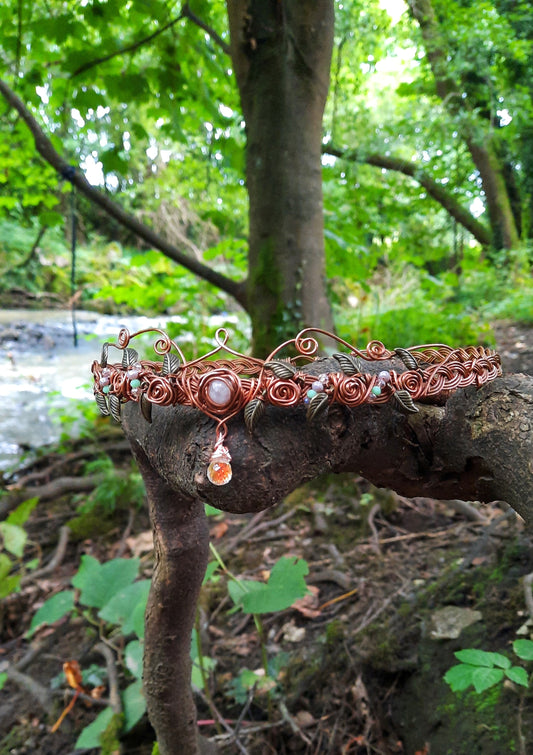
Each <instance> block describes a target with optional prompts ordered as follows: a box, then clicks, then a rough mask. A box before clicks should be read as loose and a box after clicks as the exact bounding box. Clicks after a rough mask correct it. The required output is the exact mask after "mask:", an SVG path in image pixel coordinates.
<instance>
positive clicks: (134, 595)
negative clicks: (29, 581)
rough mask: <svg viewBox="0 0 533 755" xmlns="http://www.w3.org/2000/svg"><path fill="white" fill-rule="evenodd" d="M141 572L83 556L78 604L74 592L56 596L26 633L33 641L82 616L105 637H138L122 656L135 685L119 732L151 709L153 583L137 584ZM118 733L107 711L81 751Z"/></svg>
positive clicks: (121, 562) (133, 562) (120, 562)
mask: <svg viewBox="0 0 533 755" xmlns="http://www.w3.org/2000/svg"><path fill="white" fill-rule="evenodd" d="M138 572H139V560H138V559H136V558H132V559H124V558H115V559H113V560H111V561H107V562H106V563H104V564H101V563H100V562H99V561H98V560H97V559H95V558H93V557H92V556H88V555H85V556H82V560H81V566H80V568H79V569H78V572H77V573H76V574H75V575H74V577H73V578H72V580H71V582H72V586H73V587H74V588H76V590H78V591H79V597H77V598H76V593H75V591H74V590H63V591H61V592H59V593H56V595H53V596H52V597H51V598H49V599H48V600H47V601H46V602H45V603H44V604H43V605H42V606H41V607H40V608H39V610H38V611H37V612H36V614H35V615H34V617H33V619H32V622H31V625H30V628H29V630H28V633H27V635H28V637H31V636H32V635H33V634H34V633H35V632H36V631H37V630H38V629H39V628H40V627H42V626H43V625H45V624H53V623H54V622H56V621H58V620H59V619H61V618H63V617H65V616H67V615H76V614H77V615H82V616H83V617H84V618H85V619H86V620H87V622H88V623H89V624H92V625H93V626H95V627H97V629H98V632H99V634H100V635H101V636H103V637H104V636H105V637H109V636H113V635H116V634H118V635H122V636H124V637H129V636H130V635H132V634H133V635H136V639H133V640H130V641H129V642H128V643H127V645H126V647H125V648H124V652H123V655H122V658H123V663H124V670H125V673H126V674H127V676H128V677H129V678H130V679H133V681H132V682H131V683H130V684H129V685H128V686H127V687H126V689H125V690H124V691H123V692H122V696H121V697H122V709H123V717H122V718H121V721H120V727H119V732H120V731H124V732H127V731H129V730H130V729H131V728H133V726H134V725H135V724H136V723H137V721H138V720H139V719H140V718H141V716H142V715H143V713H144V711H145V708H146V705H145V700H144V697H143V694H142V688H141V685H142V683H141V675H142V640H143V637H144V612H145V609H146V601H147V599H148V591H149V589H150V580H148V579H140V580H138V579H137V576H138ZM93 673H94V669H93ZM116 727H117V720H116V715H115V714H114V712H113V710H112V708H111V707H108V708H105V709H104V710H103V711H102V712H101V713H100V714H99V715H98V716H97V718H96V719H95V720H94V721H93V722H92V723H91V724H89V726H87V727H85V729H83V731H82V732H81V734H80V736H79V737H78V740H77V742H76V748H80V749H84V748H87V749H89V748H93V747H100V746H101V744H102V742H103V741H104V739H105V737H106V736H107V735H108V734H109V733H110V732H111V731H112V730H113V731H115V730H116ZM115 734H116V732H115Z"/></svg>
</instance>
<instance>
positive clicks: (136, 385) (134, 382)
mask: <svg viewBox="0 0 533 755" xmlns="http://www.w3.org/2000/svg"><path fill="white" fill-rule="evenodd" d="M130 385H131V387H132V388H140V387H141V381H140V380H137V378H134V379H133V380H132V381H131V383H130Z"/></svg>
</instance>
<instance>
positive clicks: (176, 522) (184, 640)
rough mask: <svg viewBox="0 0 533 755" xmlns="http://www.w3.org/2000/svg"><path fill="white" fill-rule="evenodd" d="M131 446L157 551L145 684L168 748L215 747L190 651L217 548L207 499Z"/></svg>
mask: <svg viewBox="0 0 533 755" xmlns="http://www.w3.org/2000/svg"><path fill="white" fill-rule="evenodd" d="M131 445H132V451H133V454H134V456H135V458H136V460H137V463H138V465H139V468H140V470H141V472H142V475H143V478H144V482H145V485H146V492H147V496H148V503H149V508H150V520H151V522H152V528H153V533H154V550H155V557H156V563H155V568H154V574H153V577H152V585H151V588H150V595H149V598H148V605H147V608H146V616H145V644H144V663H143V689H144V694H145V696H146V704H147V708H148V716H149V718H150V721H151V723H152V726H153V727H154V729H155V730H156V732H157V741H158V745H159V753H160V755H195V754H196V753H204V752H205V753H207V752H209V749H208V748H207V746H206V745H205V744H204V743H203V742H202V740H201V739H200V737H199V735H198V727H197V725H196V708H195V705H194V700H193V697H192V693H191V653H190V648H191V633H192V629H193V626H194V620H195V615H196V604H197V601H198V596H199V593H200V587H201V585H202V580H203V578H204V574H205V568H206V566H207V559H208V554H209V531H208V528H207V521H206V516H205V511H204V506H203V504H202V502H201V501H199V500H197V499H195V498H191V497H190V496H187V495H183V494H182V493H180V492H179V491H177V490H176V489H175V488H174V489H173V488H171V487H170V486H169V485H168V484H167V483H166V482H165V481H164V480H163V479H162V478H161V477H160V475H159V474H157V473H155V472H154V470H153V468H152V466H151V465H150V463H149V462H148V460H147V458H146V455H145V454H144V452H143V450H142V448H141V447H140V446H139V445H138V444H136V443H135V441H132V444H131ZM213 751H215V750H213Z"/></svg>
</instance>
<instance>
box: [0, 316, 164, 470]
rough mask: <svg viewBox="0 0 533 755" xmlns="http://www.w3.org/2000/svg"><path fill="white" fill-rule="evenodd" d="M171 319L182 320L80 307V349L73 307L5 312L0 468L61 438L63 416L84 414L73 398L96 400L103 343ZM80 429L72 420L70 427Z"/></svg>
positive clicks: (0, 323)
mask: <svg viewBox="0 0 533 755" xmlns="http://www.w3.org/2000/svg"><path fill="white" fill-rule="evenodd" d="M170 319H172V320H174V321H175V320H179V318H169V317H160V318H147V317H118V316H111V315H100V314H98V313H96V312H86V311H78V312H77V313H76V320H77V330H78V345H77V346H76V347H75V346H74V343H73V329H72V322H71V314H70V312H69V311H65V310H61V311H58V310H20V309H17V310H2V311H0V370H1V374H2V380H1V381H0V405H1V407H2V408H1V412H0V470H6V469H10V468H12V467H14V466H16V464H17V463H18V462H19V460H20V458H21V455H22V454H23V452H25V451H31V450H32V449H35V448H38V447H40V446H43V445H46V444H47V443H52V442H53V441H54V440H57V438H59V436H60V434H61V432H62V430H63V429H66V428H67V424H66V423H65V422H64V421H63V427H62V421H61V419H60V417H61V415H63V416H64V415H67V414H68V412H69V411H71V412H72V414H73V415H75V414H76V413H78V414H79V404H78V403H76V402H74V401H73V399H77V400H81V401H85V400H87V401H92V389H91V373H90V367H91V364H92V362H93V360H94V359H98V358H99V357H100V351H101V347H102V342H103V341H106V340H110V341H114V340H115V339H116V336H117V333H118V331H119V329H120V328H121V327H122V326H125V327H127V328H128V329H129V330H130V331H134V330H140V329H143V328H147V327H164V326H165V325H166V323H168V322H169V320H170ZM75 429H76V428H75V424H74V427H73V426H72V424H71V423H70V422H68V431H69V432H75Z"/></svg>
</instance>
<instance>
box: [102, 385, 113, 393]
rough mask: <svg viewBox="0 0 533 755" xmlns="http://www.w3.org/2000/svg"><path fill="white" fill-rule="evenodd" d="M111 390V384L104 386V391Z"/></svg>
mask: <svg viewBox="0 0 533 755" xmlns="http://www.w3.org/2000/svg"><path fill="white" fill-rule="evenodd" d="M110 390H111V386H110V385H104V387H103V388H102V393H109V391H110Z"/></svg>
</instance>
